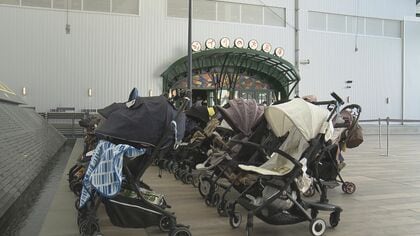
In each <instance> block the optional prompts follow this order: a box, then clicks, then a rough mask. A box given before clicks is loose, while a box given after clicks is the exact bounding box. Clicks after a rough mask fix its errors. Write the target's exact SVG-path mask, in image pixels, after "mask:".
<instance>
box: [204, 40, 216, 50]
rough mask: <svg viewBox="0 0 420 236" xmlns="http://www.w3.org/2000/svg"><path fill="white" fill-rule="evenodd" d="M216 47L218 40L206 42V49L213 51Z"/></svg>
mask: <svg viewBox="0 0 420 236" xmlns="http://www.w3.org/2000/svg"><path fill="white" fill-rule="evenodd" d="M215 47H216V40H214V39H212V38H210V39H207V40H206V48H207V49H213V48H215Z"/></svg>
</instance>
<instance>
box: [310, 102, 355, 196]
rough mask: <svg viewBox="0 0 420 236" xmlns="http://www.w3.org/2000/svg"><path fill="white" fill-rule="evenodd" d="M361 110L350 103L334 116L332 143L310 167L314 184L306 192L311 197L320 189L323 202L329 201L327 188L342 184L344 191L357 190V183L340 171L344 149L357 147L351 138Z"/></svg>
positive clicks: (349, 192) (350, 192) (352, 191)
mask: <svg viewBox="0 0 420 236" xmlns="http://www.w3.org/2000/svg"><path fill="white" fill-rule="evenodd" d="M330 104H331V103H330ZM361 112H362V108H361V107H360V106H359V105H357V104H350V105H347V106H345V107H344V108H343V109H341V111H340V115H339V116H336V117H335V118H334V120H333V123H334V133H333V138H332V139H331V141H330V142H331V144H330V145H328V146H326V147H324V148H323V149H322V151H321V152H320V153H319V156H318V158H317V161H315V162H313V165H314V166H313V167H311V168H309V169H311V170H314V171H313V172H312V173H310V175H311V176H313V177H314V185H312V186H311V188H310V189H309V190H308V191H307V192H305V193H304V195H305V196H306V197H311V196H313V195H314V194H315V191H318V192H320V193H321V202H327V201H328V198H327V188H335V187H337V186H339V185H340V184H341V189H342V191H343V192H344V193H347V194H352V193H354V192H355V191H356V185H355V184H354V183H353V182H349V181H345V180H344V179H343V177H342V176H341V174H340V172H341V170H342V168H343V167H344V165H343V163H344V159H343V157H342V150H344V149H346V148H354V147H356V146H352V145H349V144H351V143H350V142H349V139H350V137H351V134H352V132H354V130H355V129H356V128H358V120H359V117H360V114H361ZM359 144H360V143H358V144H357V146H358V145H359ZM353 145H354V144H353Z"/></svg>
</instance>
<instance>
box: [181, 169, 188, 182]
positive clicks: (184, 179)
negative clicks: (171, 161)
mask: <svg viewBox="0 0 420 236" xmlns="http://www.w3.org/2000/svg"><path fill="white" fill-rule="evenodd" d="M187 174H188V173H187V172H185V170H182V172H181V175H180V179H181V181H182V183H183V184H187V179H186V177H187Z"/></svg>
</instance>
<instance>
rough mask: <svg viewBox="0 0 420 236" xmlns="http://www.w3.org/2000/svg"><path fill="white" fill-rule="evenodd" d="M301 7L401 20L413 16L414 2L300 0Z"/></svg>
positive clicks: (389, 0) (390, 0)
mask: <svg viewBox="0 0 420 236" xmlns="http://www.w3.org/2000/svg"><path fill="white" fill-rule="evenodd" d="M300 2H301V8H302V9H305V10H311V11H321V12H330V13H338V14H344V15H358V16H369V17H377V18H389V19H398V20H402V19H403V18H404V16H415V14H416V8H415V7H416V6H415V5H416V3H415V1H412V0H300Z"/></svg>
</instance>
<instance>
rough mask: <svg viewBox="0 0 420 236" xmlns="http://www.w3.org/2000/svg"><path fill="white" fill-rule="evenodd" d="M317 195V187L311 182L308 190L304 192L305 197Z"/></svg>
mask: <svg viewBox="0 0 420 236" xmlns="http://www.w3.org/2000/svg"><path fill="white" fill-rule="evenodd" d="M314 195H315V187H314V185H312V184H311V186H310V187H309V189H308V190H306V192H304V193H303V196H305V197H313V196H314Z"/></svg>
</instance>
